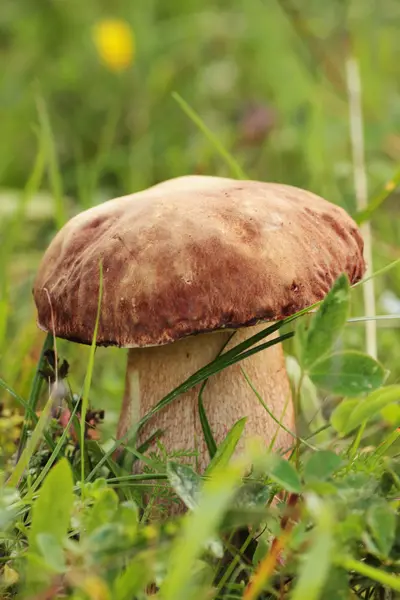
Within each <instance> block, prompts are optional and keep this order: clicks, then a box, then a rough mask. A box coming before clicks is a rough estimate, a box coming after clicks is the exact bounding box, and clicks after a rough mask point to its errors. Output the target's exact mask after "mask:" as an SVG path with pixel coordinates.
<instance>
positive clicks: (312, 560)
mask: <svg viewBox="0 0 400 600" xmlns="http://www.w3.org/2000/svg"><path fill="white" fill-rule="evenodd" d="M308 500H309V504H312V505H315V506H314V507H313V508H314V510H313V512H314V513H315V520H316V524H315V527H314V529H313V532H312V534H311V540H310V542H309V544H310V548H309V550H308V551H307V552H306V554H305V556H304V557H303V558H302V564H301V565H300V571H299V575H298V578H297V583H296V586H295V588H294V590H293V592H292V594H291V600H305V599H306V598H307V600H319V599H320V598H322V596H321V592H322V590H323V588H324V586H325V583H326V581H327V580H328V577H329V572H330V570H331V563H332V554H333V549H334V534H333V531H334V527H335V520H334V517H333V514H332V512H331V510H330V508H329V506H328V505H327V504H325V503H322V502H321V501H320V500H318V498H317V497H315V496H314V497H311V498H309V499H308ZM309 544H308V545H309Z"/></svg>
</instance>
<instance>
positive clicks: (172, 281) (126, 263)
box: [33, 176, 365, 471]
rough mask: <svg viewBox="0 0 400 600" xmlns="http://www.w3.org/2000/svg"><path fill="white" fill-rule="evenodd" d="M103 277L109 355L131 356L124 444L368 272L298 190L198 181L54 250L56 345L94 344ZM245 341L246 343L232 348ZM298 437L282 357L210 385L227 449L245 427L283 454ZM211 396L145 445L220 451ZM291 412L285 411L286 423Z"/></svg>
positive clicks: (170, 189) (40, 292)
mask: <svg viewBox="0 0 400 600" xmlns="http://www.w3.org/2000/svg"><path fill="white" fill-rule="evenodd" d="M100 260H101V261H102V264H103V300H102V306H101V315H100V321H99V328H98V334H97V345H103V346H107V345H117V346H121V347H125V348H129V351H128V363H127V370H126V386H125V394H124V398H123V404H122V411H121V416H120V420H119V425H118V432H117V435H118V438H121V437H122V436H124V435H125V434H126V433H127V432H128V430H129V429H130V428H131V427H132V425H133V424H134V423H136V422H137V421H138V420H139V419H140V418H142V417H143V416H144V415H145V414H147V413H148V412H149V410H150V409H151V408H152V407H154V405H155V404H156V403H157V402H158V401H159V400H161V399H162V398H163V397H164V396H165V395H166V394H167V393H168V392H170V391H172V390H173V389H174V388H175V387H177V386H178V385H179V384H181V383H182V382H183V381H185V380H186V379H187V378H188V377H189V376H190V375H192V374H193V373H194V372H195V371H197V370H198V369H200V368H201V367H203V366H204V365H206V364H207V363H209V362H210V361H212V360H213V359H214V358H215V357H216V356H217V355H218V354H219V353H220V352H221V351H222V349H223V348H224V346H225V344H227V346H226V348H225V349H224V350H223V351H226V349H229V348H230V347H232V346H233V345H236V344H237V343H239V342H241V341H243V340H245V339H247V338H249V337H250V336H253V335H254V334H255V333H256V332H258V331H260V330H261V329H263V328H265V326H266V325H265V322H268V321H270V322H271V321H272V322H273V321H277V320H280V319H283V318H285V317H287V316H289V315H292V314H293V313H295V312H297V311H298V310H300V309H303V308H305V307H307V306H310V305H311V304H313V303H315V302H316V301H319V300H321V299H322V298H323V297H324V296H325V295H326V293H327V292H328V291H329V289H330V288H331V286H332V284H333V282H334V281H335V279H336V278H337V277H338V276H339V275H340V274H341V273H343V272H344V273H346V274H347V275H348V277H349V279H350V281H351V283H355V282H357V281H358V280H360V279H361V277H362V275H363V273H364V270H365V264H364V259H363V241H362V238H361V236H360V233H359V230H358V228H357V226H356V224H355V223H354V221H353V220H352V219H351V218H350V216H349V215H348V214H347V213H346V212H345V211H344V210H343V209H342V208H340V207H338V206H336V205H334V204H331V203H329V202H327V201H326V200H324V199H322V198H320V197H318V196H316V195H315V194H313V193H311V192H307V191H305V190H302V189H298V188H295V187H292V186H288V185H282V184H277V183H263V182H257V181H236V180H233V179H228V178H218V177H208V176H185V177H179V178H175V179H172V180H169V181H166V182H164V183H161V184H158V185H155V186H153V187H152V188H149V189H148V190H145V191H142V192H138V193H136V194H132V195H128V196H124V197H121V198H116V199H114V200H110V201H108V202H105V203H103V204H101V205H99V206H96V207H94V208H91V209H89V210H86V211H84V212H82V213H81V214H78V215H77V216H75V217H74V218H72V219H71V220H70V221H69V222H68V223H67V224H66V225H65V226H64V227H63V228H62V229H61V230H60V231H59V233H58V234H57V235H56V236H55V238H54V240H53V241H52V242H51V244H50V246H49V248H48V249H47V251H46V253H45V255H44V257H43V260H42V262H41V265H40V267H39V271H38V274H37V277H36V281H35V284H34V290H33V293H34V299H35V302H36V306H37V311H38V325H39V327H41V328H42V329H44V330H45V331H53V328H54V333H55V335H56V336H58V337H61V338H66V339H68V340H72V341H75V342H80V343H83V344H90V343H91V342H92V338H93V333H94V327H95V321H96V313H97V303H98V295H99V263H100ZM232 331H236V333H235V335H234V336H233V338H232V339H231V340H230V339H229V338H230V336H231V333H232ZM245 374H246V376H247V378H248V379H249V380H250V382H251V384H252V386H253V388H255V390H256V391H257V393H258V394H259V395H260V396H261V398H262V399H263V400H264V402H265V404H266V405H267V406H268V409H269V410H270V411H271V412H272V413H274V415H275V416H276V418H277V419H278V420H280V421H281V422H282V423H283V425H284V426H285V428H286V429H287V430H293V428H294V413H293V406H292V402H291V392H290V386H289V381H288V377H287V373H286V370H285V362H284V354H283V350H282V345H281V344H276V345H274V346H271V347H269V348H268V349H266V350H263V351H261V352H259V353H256V354H254V355H252V356H251V357H248V358H246V359H244V360H243V361H242V362H241V363H237V364H235V365H232V366H230V367H228V368H226V369H225V370H223V371H222V372H219V373H218V374H216V375H214V376H213V377H211V378H210V379H209V381H208V384H207V386H206V387H205V389H204V394H203V403H204V407H205V411H206V414H207V417H208V420H209V423H210V426H211V429H212V432H213V435H214V438H215V440H216V442H217V444H218V443H219V442H221V440H222V439H223V438H224V436H225V435H226V434H227V432H228V430H229V429H230V428H231V427H232V425H233V424H234V423H235V422H236V421H237V420H238V419H239V418H241V417H243V416H246V417H247V421H246V428H245V436H244V438H245V437H248V436H254V435H257V436H260V437H261V438H262V439H263V440H264V441H265V443H267V444H269V443H270V442H271V440H272V439H274V436H275V435H276V434H277V435H276V440H275V443H276V446H275V448H280V449H284V448H287V447H288V446H290V445H291V444H292V438H291V434H290V432H288V431H287V430H286V431H285V429H282V428H279V427H278V426H277V424H276V422H275V421H274V420H273V419H272V418H271V417H270V415H269V414H268V412H267V411H266V410H265V408H264V407H263V406H262V404H261V403H260V401H259V399H258V398H257V395H256V394H255V393H254V389H252V387H251V386H250V385H249V382H248V380H247V379H246V377H245ZM198 394H199V386H196V387H194V388H192V389H191V390H189V391H188V392H186V393H184V394H182V395H181V396H179V397H178V398H176V399H175V400H174V401H173V402H172V403H171V404H170V405H168V406H166V407H165V408H163V409H162V410H161V411H159V412H157V413H156V414H154V415H153V417H152V418H151V419H150V420H148V421H147V422H146V424H145V425H144V427H143V428H142V430H141V432H140V435H139V441H140V440H145V439H147V438H148V437H149V435H150V434H151V433H152V432H154V431H155V430H156V429H159V428H160V429H162V430H163V438H162V443H163V445H164V447H165V448H166V449H167V451H168V452H175V451H184V450H191V449H193V448H196V449H197V452H198V459H197V466H198V468H199V470H200V471H204V469H205V467H206V465H207V462H208V456H207V447H206V444H205V441H204V438H203V435H202V429H201V424H200V420H199V414H198V406H197V402H198ZM285 407H286V410H285Z"/></svg>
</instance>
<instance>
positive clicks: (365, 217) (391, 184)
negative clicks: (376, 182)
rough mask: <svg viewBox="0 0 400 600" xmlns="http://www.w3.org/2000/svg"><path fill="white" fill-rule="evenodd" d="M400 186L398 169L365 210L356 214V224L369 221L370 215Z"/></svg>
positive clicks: (399, 171)
mask: <svg viewBox="0 0 400 600" xmlns="http://www.w3.org/2000/svg"><path fill="white" fill-rule="evenodd" d="M399 185H400V169H399V170H398V171H396V173H395V174H394V175H393V177H392V179H390V180H389V181H388V182H387V183H386V185H385V186H384V187H383V189H382V190H381V191H380V192H378V193H377V194H376V196H375V197H374V198H372V200H371V201H370V202H369V204H368V205H367V207H366V208H364V209H363V210H360V211H359V212H357V213H356V215H355V217H354V219H355V221H356V223H358V224H359V225H361V224H362V223H365V221H369V220H370V219H371V217H372V215H373V214H374V213H375V212H376V211H377V210H378V208H380V207H381V205H382V204H383V203H384V202H385V200H387V198H389V196H390V195H391V194H392V192H394V191H395V189H396V188H397V187H398V186H399Z"/></svg>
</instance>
